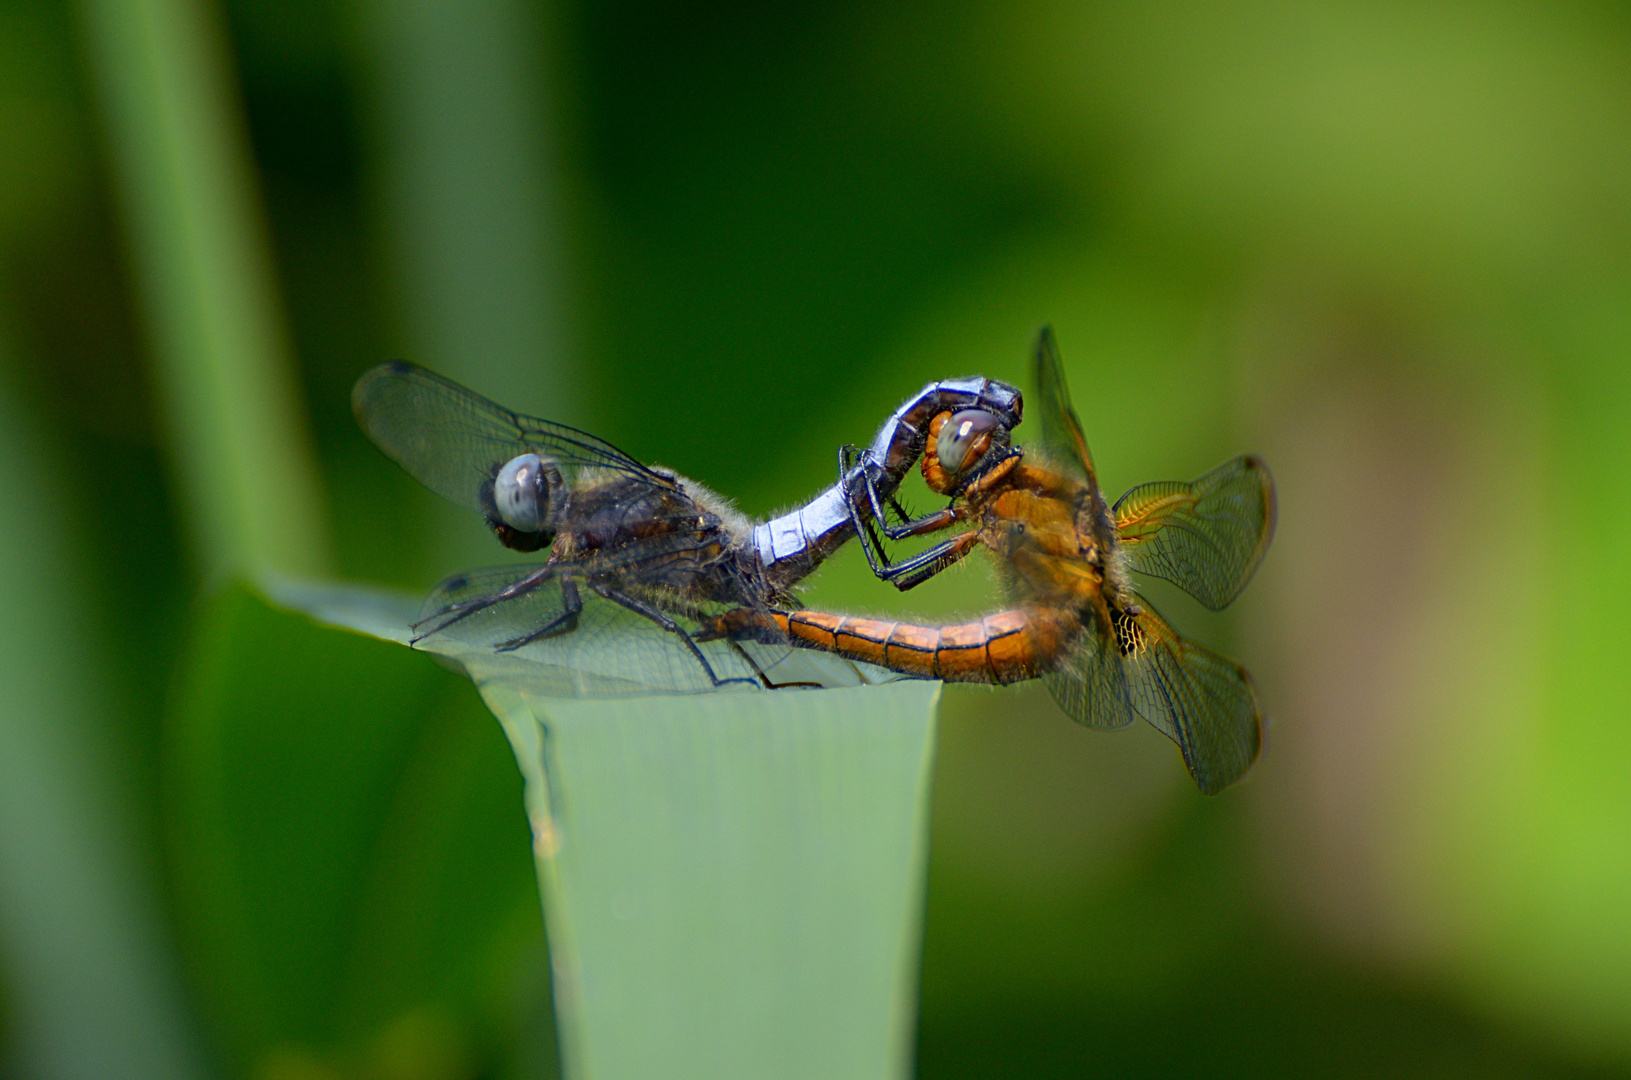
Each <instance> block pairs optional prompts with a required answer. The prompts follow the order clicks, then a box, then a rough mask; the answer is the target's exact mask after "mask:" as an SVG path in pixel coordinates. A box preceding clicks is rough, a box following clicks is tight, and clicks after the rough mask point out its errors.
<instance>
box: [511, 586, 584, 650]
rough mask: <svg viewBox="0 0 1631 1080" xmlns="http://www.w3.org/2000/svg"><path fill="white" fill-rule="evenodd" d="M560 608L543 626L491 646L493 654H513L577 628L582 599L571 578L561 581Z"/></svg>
mask: <svg viewBox="0 0 1631 1080" xmlns="http://www.w3.org/2000/svg"><path fill="white" fill-rule="evenodd" d="M561 606H562V608H563V609H564V610H563V611H562V612H561V613H560V614H559V615H557V616H555V618H553V619H551V620H549V622H547V623H545V624H544V625H543V626H540V627H539V628H538V629H536V630H533V631H531V632H529V633H526V634H522V635H521V636H520V637H517V638H511V639H510V640H508V641H501V642H499V643H498V644H497V645H494V646H493V651H494V652H514V651H515V650H516V649H519V648H521V646H523V645H530V644H532V643H533V642H534V641H537V640H538V639H540V638H546V637H554V636H556V635H558V634H570V633H571V632H572V631H574V630H576V629H577V628H578V614H579V613H580V612H582V611H583V598H582V597H581V596H579V595H578V583H577V581H575V580H574V579H572V578H569V577H563V578H562V579H561Z"/></svg>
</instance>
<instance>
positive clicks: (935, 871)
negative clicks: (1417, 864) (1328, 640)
mask: <svg viewBox="0 0 1631 1080" xmlns="http://www.w3.org/2000/svg"><path fill="white" fill-rule="evenodd" d="M1118 734H1120V733H1118ZM1111 737H1112V738H1114V737H1116V736H1111ZM1185 795H1186V797H1185V798H1184V799H1183V800H1181V801H1180V804H1179V805H1178V807H1176V808H1175V810H1174V812H1173V813H1172V814H1171V815H1170V817H1169V820H1167V821H1166V822H1164V823H1163V824H1162V825H1161V826H1160V827H1159V828H1158V830H1157V836H1156V837H1155V839H1154V841H1153V842H1152V843H1150V844H1148V845H1147V846H1146V847H1145V848H1144V849H1142V850H1140V851H1138V852H1137V853H1136V854H1135V855H1134V857H1133V859H1132V861H1131V864H1130V865H1127V866H1125V867H1124V868H1123V870H1122V872H1121V873H1120V874H1118V875H1116V876H1115V877H1114V878H1112V879H1110V880H1107V881H1105V882H1103V883H1102V885H1101V886H1100V887H1099V888H1097V889H1094V890H1092V891H1091V892H1086V893H1084V894H1083V895H1080V896H1078V897H1076V898H1075V899H1073V900H1072V899H1062V898H1060V897H1058V896H1052V897H1042V898H1036V897H1025V896H1021V895H1017V894H1016V892H1015V891H1014V890H1012V889H1008V888H1004V887H1003V885H1002V883H999V882H991V881H985V882H977V881H971V880H969V879H967V878H966V877H961V878H960V877H959V876H958V874H957V873H956V872H955V871H952V870H950V869H948V868H947V867H946V866H945V865H944V864H943V863H940V864H931V871H930V888H929V911H928V920H927V940H926V943H925V956H924V986H923V993H924V998H925V1000H924V1008H923V1014H922V1017H921V1020H920V1024H919V1031H918V1036H919V1042H918V1076H919V1077H920V1078H921V1080H964V1078H974V1077H979V1078H982V1080H994V1078H998V1077H1027V1078H1037V1080H1042V1078H1051V1077H1061V1078H1063V1077H1071V1078H1093V1077H1106V1078H1109V1077H1115V1078H1123V1080H1125V1078H1150V1080H1155V1078H1158V1077H1194V1076H1207V1077H1271V1076H1285V1077H1316V1076H1317V1077H1467V1078H1478V1080H1486V1078H1487V1080H1498V1078H1517V1077H1536V1078H1542V1077H1544V1078H1554V1077H1555V1078H1560V1080H1561V1078H1564V1077H1570V1078H1582V1080H1584V1078H1594V1080H1596V1078H1601V1080H1607V1078H1609V1077H1623V1076H1625V1075H1627V1074H1626V1072H1625V1071H1624V1070H1622V1069H1613V1068H1608V1067H1602V1066H1596V1065H1593V1064H1590V1063H1588V1062H1583V1061H1582V1060H1580V1059H1579V1058H1577V1057H1573V1056H1571V1055H1569V1054H1567V1053H1565V1052H1563V1051H1560V1050H1559V1049H1558V1048H1556V1047H1553V1046H1549V1045H1547V1044H1545V1043H1544V1042H1542V1041H1540V1040H1539V1039H1538V1038H1537V1039H1534V1040H1526V1038H1525V1037H1524V1035H1523V1033H1522V1032H1521V1031H1517V1030H1514V1029H1513V1028H1512V1027H1509V1026H1503V1025H1500V1024H1498V1023H1494V1022H1491V1021H1490V1020H1488V1019H1482V1018H1479V1017H1476V1016H1473V1015H1472V1014H1470V1013H1469V1012H1467V1011H1466V1010H1465V1009H1464V1008H1462V1007H1459V1006H1458V1005H1456V1004H1454V1003H1452V1002H1451V1001H1450V1000H1449V999H1448V998H1447V997H1440V996H1436V995H1434V994H1433V993H1432V991H1431V990H1430V989H1429V988H1427V987H1424V986H1423V985H1422V984H1421V983H1420V982H1419V981H1417V982H1415V983H1406V982H1402V981H1398V980H1394V979H1390V978H1389V977H1388V976H1387V975H1386V974H1385V973H1383V972H1378V971H1366V970H1362V969H1361V968H1359V967H1358V966H1356V965H1353V964H1350V963H1347V962H1345V961H1343V960H1341V959H1339V958H1337V957H1334V956H1332V955H1329V954H1328V953H1325V952H1322V951H1320V950H1318V949H1317V948H1316V947H1314V946H1313V945H1312V944H1311V943H1310V941H1309V940H1308V939H1307V938H1306V937H1298V936H1297V935H1296V934H1295V932H1294V931H1293V930H1292V929H1291V928H1289V927H1287V926H1286V925H1284V923H1283V922H1279V921H1276V920H1275V919H1274V918H1273V917H1272V915H1271V914H1270V913H1269V912H1267V911H1265V910H1264V906H1263V905H1262V903H1261V902H1260V901H1259V900H1258V899H1256V898H1255V896H1254V890H1253V886H1252V880H1251V875H1252V873H1253V872H1254V867H1253V866H1252V865H1251V864H1250V863H1249V862H1247V861H1245V860H1242V859H1241V858H1240V848H1241V840H1242V830H1241V828H1240V826H1241V824H1242V822H1241V820H1240V815H1239V811H1238V806H1230V805H1227V804H1226V803H1225V802H1224V800H1203V799H1202V797H1200V796H1198V795H1197V796H1193V797H1189V796H1188V793H1187V792H1186V793H1185ZM993 955H995V956H996V957H997V959H996V960H993V959H992V956H993ZM1039 955H1044V956H1048V957H1049V960H1048V961H1047V962H1045V963H1044V964H1042V965H1037V964H1035V963H1031V964H1029V965H1027V959H1034V958H1035V957H1037V956H1039ZM1008 958H1014V959H1013V960H1012V961H1011V962H1010V961H1009V960H1008ZM1038 966H1044V967H1047V968H1051V969H1052V970H1053V971H1054V972H1056V973H1059V972H1063V974H1056V975H1055V976H1054V978H1053V979H1051V980H1038V979H1036V978H1035V974H1036V973H1035V971H1034V970H1027V967H1029V968H1035V967H1038Z"/></svg>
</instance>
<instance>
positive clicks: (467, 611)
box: [415, 564, 791, 697]
mask: <svg viewBox="0 0 1631 1080" xmlns="http://www.w3.org/2000/svg"><path fill="white" fill-rule="evenodd" d="M613 591H617V592H619V594H620V595H623V596H625V597H628V598H629V599H632V600H634V601H635V602H636V603H637V604H641V605H644V606H646V607H649V608H651V609H654V610H657V611H659V612H660V613H661V614H662V615H663V616H665V617H666V618H668V619H669V620H671V621H672V623H673V624H674V625H675V626H676V627H677V629H678V631H680V632H674V631H670V630H666V629H664V628H663V627H662V626H661V625H659V624H658V622H656V621H654V620H653V619H651V618H649V617H647V616H646V615H644V614H641V613H639V612H638V611H635V610H631V609H630V608H629V607H628V606H625V605H624V604H621V603H618V602H616V601H615V600H613V599H609V598H608V597H607V596H605V595H602V594H601V593H599V592H597V591H596V590H595V588H594V587H593V585H592V584H591V583H590V582H588V581H586V580H583V579H581V578H579V577H576V576H573V575H572V574H571V573H570V572H569V571H568V572H563V571H562V570H561V568H560V567H559V566H558V565H556V566H551V565H548V564H545V565H525V564H522V565H510V566H499V567H492V568H490V569H485V570H475V571H470V572H467V573H461V574H455V575H453V576H452V577H450V578H448V579H447V580H446V581H443V582H442V583H441V584H440V585H438V586H437V587H436V589H435V590H434V591H433V592H432V593H431V595H430V597H429V598H428V599H427V600H426V601H425V606H424V609H423V611H422V612H421V615H420V622H419V623H418V624H416V634H417V635H418V636H417V638H416V640H415V644H416V645H417V646H419V647H421V648H430V649H433V650H434V651H437V652H441V653H445V654H447V655H450V656H453V657H455V658H459V657H460V656H461V654H469V653H475V654H479V655H480V656H481V658H482V661H483V662H484V663H487V664H491V663H493V662H494V658H495V657H496V658H498V659H500V660H502V659H504V658H513V659H515V660H518V661H522V662H526V663H527V664H528V665H529V666H528V669H527V670H528V676H527V678H528V680H529V683H530V684H531V685H534V686H540V685H541V686H543V687H544V688H546V689H547V691H548V692H550V693H554V694H557V695H560V696H563V697H585V696H616V695H620V694H651V693H701V692H706V691H712V690H717V689H722V688H729V685H730V683H729V681H730V680H740V682H739V683H738V684H737V685H741V686H757V685H761V684H760V681H759V674H760V672H765V673H767V674H768V677H769V678H770V680H771V681H772V682H775V681H781V679H780V678H779V676H780V674H781V672H782V669H783V665H784V661H786V660H787V658H788V655H789V653H790V652H791V649H790V648H789V646H787V645H786V644H785V643H781V642H776V641H744V642H730V641H706V642H701V643H698V642H695V641H694V640H692V641H691V643H690V644H689V645H688V644H687V640H686V637H689V636H690V635H694V634H695V633H696V632H697V630H698V629H700V626H701V623H700V620H701V619H702V618H705V617H707V616H708V615H710V614H718V613H719V612H720V611H722V610H724V609H725V608H726V607H727V605H709V606H708V607H707V609H706V610H703V609H701V608H699V607H697V606H694V605H687V604H683V603H680V602H678V598H675V597H665V596H664V595H663V594H662V593H661V592H660V591H652V590H638V589H635V588H633V587H632V586H631V587H629V588H626V589H618V590H613ZM540 631H546V633H544V635H543V636H536V637H534V636H533V635H537V634H539V632H540ZM682 634H684V635H685V636H684V637H682ZM528 638H531V640H527V639H528ZM518 643H519V644H518ZM693 647H694V648H695V649H696V650H697V651H696V652H693V651H692V649H693ZM699 653H700V655H701V656H702V657H703V658H704V659H706V661H707V663H708V668H707V669H705V668H704V667H703V665H702V664H701V663H700V662H699V661H698V659H697V656H698V654H699ZM708 669H711V670H712V672H713V674H714V676H715V677H717V678H718V679H719V680H722V681H726V682H727V686H726V687H721V686H719V685H718V684H716V683H715V682H714V680H713V679H711V678H709V675H708Z"/></svg>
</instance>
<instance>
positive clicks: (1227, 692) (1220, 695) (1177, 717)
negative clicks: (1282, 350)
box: [708, 328, 1276, 794]
mask: <svg viewBox="0 0 1631 1080" xmlns="http://www.w3.org/2000/svg"><path fill="white" fill-rule="evenodd" d="M1034 364H1035V377H1036V386H1037V389H1038V397H1039V399H1040V401H1039V403H1040V408H1041V411H1042V424H1041V427H1042V440H1041V447H1040V448H1039V450H1028V449H1023V448H1020V447H1012V446H1007V445H1006V443H1005V440H1004V439H1003V421H1002V419H1001V418H1000V417H997V416H995V415H994V414H991V413H989V412H987V411H984V410H982V409H979V408H978V407H971V408H968V409H956V410H944V411H942V412H941V413H939V414H936V416H935V417H934V418H933V420H932V421H931V422H930V428H929V433H930V439H929V442H928V444H927V445H926V448H925V452H924V455H923V457H922V460H921V465H920V467H921V470H922V473H923V477H924V480H925V482H926V483H927V484H928V486H929V487H930V489H931V490H933V491H935V492H937V493H939V494H942V495H947V496H950V497H951V501H950V505H948V506H947V507H946V508H944V509H941V510H938V511H935V512H933V513H930V514H927V515H924V516H922V517H919V518H913V519H907V518H906V515H905V514H904V513H903V512H901V511H900V508H899V504H898V503H896V502H895V501H894V499H893V498H892V493H885V492H883V491H881V490H878V489H869V488H868V486H867V480H866V477H865V475H864V473H859V474H857V479H856V481H855V483H856V484H857V485H858V486H859V487H860V488H861V489H862V491H861V494H862V498H861V499H859V500H857V501H858V502H859V503H860V504H861V505H863V506H865V507H866V508H867V511H868V512H867V513H865V514H863V513H862V512H860V511H857V513H856V515H855V516H854V517H853V519H852V523H851V524H852V527H853V528H854V529H855V530H856V532H857V533H858V534H859V535H860V536H861V538H862V541H863V547H864V548H865V549H866V551H867V558H868V560H869V562H870V563H871V565H872V568H873V571H874V573H875V574H876V575H877V576H878V577H879V578H881V579H882V580H885V581H888V582H891V583H893V584H894V585H895V586H896V587H897V588H899V589H902V590H906V589H911V588H913V587H915V586H917V585H919V584H921V583H922V582H924V581H927V580H928V579H929V578H931V577H933V576H935V575H936V574H938V573H940V572H941V571H943V570H945V569H946V568H947V567H949V566H951V565H953V564H954V563H956V562H957V561H959V560H960V559H962V558H963V557H965V556H966V555H967V554H968V553H969V552H971V551H973V550H975V549H976V548H981V547H983V548H985V549H986V550H988V551H989V552H990V553H991V554H992V555H993V556H994V557H995V561H996V565H997V566H998V568H999V571H1000V573H1001V575H1002V577H1003V581H1004V585H1005V587H1006V591H1007V594H1008V596H1009V598H1010V599H1011V601H1012V604H1011V606H1009V607H1007V608H1005V609H1003V610H1000V611H996V612H993V613H991V614H988V615H985V616H984V617H982V618H980V619H977V620H973V621H969V622H963V623H956V624H950V625H938V626H936V625H920V624H914V623H910V622H895V621H889V620H882V619H867V618H855V617H850V616H844V615H839V614H835V613H831V612H823V611H812V610H807V609H801V610H781V609H776V608H774V606H773V605H772V606H771V608H770V610H769V612H768V614H767V612H766V611H765V610H763V609H761V610H754V611H749V610H745V609H738V610H733V611H730V612H727V613H725V614H724V615H722V616H721V617H719V618H718V619H716V620H715V621H714V622H713V623H712V624H711V625H710V627H709V629H708V633H709V634H713V635H720V636H723V637H733V638H735V639H737V640H745V639H751V638H753V637H754V636H755V635H756V634H761V633H762V634H766V635H767V636H771V637H775V638H779V639H785V640H788V641H791V642H793V643H794V644H797V645H801V646H804V647H807V648H814V649H819V650H823V651H827V652H832V653H837V654H839V655H840V656H843V657H846V658H850V659H853V660H858V661H864V662H867V663H871V664H877V665H881V666H884V667H886V668H889V669H892V670H894V671H897V672H900V673H903V674H907V675H912V676H917V677H923V678H938V679H942V680H945V681H949V682H984V683H996V684H1008V683H1015V682H1019V681H1022V680H1027V679H1038V678H1039V679H1041V680H1043V681H1044V682H1045V683H1046V685H1047V686H1048V689H1049V690H1050V691H1051V693H1052V695H1053V698H1054V700H1055V701H1056V702H1058V704H1059V705H1060V706H1061V708H1062V709H1063V710H1064V711H1065V712H1066V713H1067V714H1068V715H1069V716H1071V717H1072V718H1073V719H1075V720H1077V721H1079V722H1081V723H1083V724H1085V725H1087V726H1089V727H1095V728H1109V729H1114V728H1122V727H1125V726H1127V725H1128V724H1131V723H1132V722H1133V720H1134V719H1135V718H1142V719H1144V720H1145V721H1147V722H1148V723H1150V724H1151V725H1153V726H1154V727H1155V728H1156V729H1158V730H1159V731H1161V732H1162V734H1164V735H1166V736H1167V737H1168V738H1170V739H1172V740H1173V741H1174V742H1175V743H1177V745H1178V747H1179V749H1180V751H1181V752H1182V754H1183V759H1184V763H1185V765H1186V766H1187V767H1188V769H1189V772H1190V775H1191V776H1192V777H1193V778H1194V780H1195V782H1196V784H1197V785H1198V786H1199V787H1200V789H1201V790H1202V791H1203V792H1206V793H1208V794H1213V793H1216V792H1218V791H1221V790H1223V789H1224V788H1225V787H1227V786H1228V785H1229V784H1231V783H1233V782H1235V781H1236V780H1238V779H1240V778H1241V777H1242V776H1244V775H1245V774H1246V772H1247V771H1248V770H1249V769H1250V768H1251V766H1252V764H1253V762H1254V761H1256V759H1257V756H1258V752H1259V750H1260V749H1261V746H1262V726H1263V718H1262V711H1261V709H1260V707H1259V705H1258V700H1257V692H1256V689H1255V686H1254V684H1253V681H1252V678H1251V675H1250V674H1249V673H1248V672H1247V671H1246V669H1245V668H1244V667H1242V666H1241V665H1240V664H1238V663H1236V662H1235V661H1233V660H1230V659H1228V658H1226V657H1224V656H1221V655H1219V654H1217V653H1215V652H1212V651H1211V650H1209V649H1206V648H1203V647H1202V646H1200V645H1197V644H1195V643H1194V642H1192V641H1189V640H1187V639H1185V638H1184V637H1183V636H1181V635H1180V634H1178V633H1177V631H1175V630H1174V629H1173V627H1172V625H1171V623H1169V622H1167V620H1166V619H1164V618H1163V617H1162V616H1161V614H1160V613H1159V612H1158V611H1156V609H1155V606H1154V605H1153V604H1151V603H1150V601H1149V600H1148V599H1147V598H1146V597H1145V596H1144V595H1142V594H1141V593H1140V592H1139V591H1138V590H1137V588H1136V587H1135V584H1134V580H1133V576H1132V575H1134V574H1141V575H1146V576H1150V577H1157V578H1163V579H1166V580H1168V581H1171V582H1173V583H1175V584H1176V585H1178V586H1179V587H1180V588H1182V589H1183V590H1184V591H1185V592H1188V593H1189V594H1190V595H1191V596H1194V597H1195V598H1196V599H1197V600H1199V601H1200V602H1201V604H1203V605H1204V606H1205V607H1207V608H1210V609H1213V610H1219V609H1222V608H1224V607H1226V606H1228V604H1230V603H1231V602H1232V601H1233V600H1234V599H1235V598H1236V597H1237V596H1238V595H1239V594H1240V592H1241V590H1242V589H1243V588H1245V586H1246V583H1247V582H1248V581H1250V580H1251V577H1252V575H1253V574H1254V573H1255V572H1256V570H1257V567H1258V565H1259V564H1260V563H1261V562H1262V560H1263V556H1264V554H1265V553H1266V552H1267V550H1268V546H1269V542H1270V540H1271V539H1272V537H1273V534H1274V522H1275V512H1276V508H1275V493H1274V482H1273V479H1272V477H1271V476H1270V474H1269V470H1268V467H1267V466H1266V465H1265V464H1264V463H1263V462H1262V460H1260V459H1259V458H1257V457H1255V456H1251V455H1247V456H1243V457H1238V458H1235V459H1234V460H1233V461H1230V462H1228V463H1226V464H1224V465H1223V466H1221V467H1219V468H1218V469H1215V470H1213V471H1212V472H1210V473H1207V474H1206V475H1205V476H1203V477H1201V478H1200V479H1198V480H1195V481H1193V482H1190V483H1184V482H1177V481H1163V482H1158V483H1151V484H1142V485H1140V486H1138V487H1135V488H1133V489H1131V490H1130V491H1128V492H1127V493H1126V494H1125V495H1123V496H1122V497H1121V498H1120V499H1119V500H1117V501H1116V503H1115V504H1114V505H1112V504H1110V503H1109V502H1108V501H1107V500H1106V499H1105V497H1104V495H1103V493H1102V492H1101V491H1100V488H1099V483H1098V474H1097V471H1096V470H1095V468H1094V465H1093V458H1092V455H1091V454H1090V453H1089V451H1088V447H1087V440H1086V437H1085V436H1084V435H1083V433H1082V426H1081V422H1080V420H1079V419H1078V418H1077V416H1076V411H1075V409H1074V408H1073V407H1072V405H1071V401H1070V392H1069V388H1068V387H1067V385H1066V382H1065V375H1064V368H1063V365H1062V364H1061V362H1060V358H1059V351H1058V346H1057V344H1056V342H1055V339H1054V336H1053V333H1052V331H1051V330H1050V329H1048V328H1044V329H1043V330H1042V331H1041V332H1040V333H1039V335H1038V337H1037V342H1036V346H1035V350H1034ZM890 511H894V515H893V517H891V516H890V514H889V512H890ZM960 525H962V526H967V528H965V529H964V530H963V531H961V532H958V533H957V534H956V535H954V536H952V537H951V538H950V539H948V540H945V541H943V542H941V543H939V544H936V545H935V546H933V547H931V548H929V549H928V550H926V551H924V552H922V553H920V554H918V555H916V556H913V557H912V558H909V559H904V560H901V561H899V562H893V563H892V562H890V561H889V560H888V558H887V555H886V553H885V551H884V547H883V543H882V541H881V540H880V538H879V536H878V531H881V532H882V533H883V535H884V537H886V538H888V539H890V540H903V539H906V538H908V537H912V536H923V535H929V534H933V533H938V532H942V531H944V530H949V529H954V528H956V527H957V526H960Z"/></svg>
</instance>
